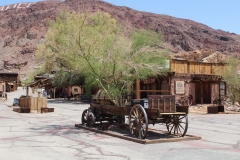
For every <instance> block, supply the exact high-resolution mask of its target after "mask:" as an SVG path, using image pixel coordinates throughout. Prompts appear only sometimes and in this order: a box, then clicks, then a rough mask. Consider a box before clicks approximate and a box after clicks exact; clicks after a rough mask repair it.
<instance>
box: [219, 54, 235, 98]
mask: <svg viewBox="0 0 240 160" xmlns="http://www.w3.org/2000/svg"><path fill="white" fill-rule="evenodd" d="M239 71H240V59H239V58H238V57H233V56H230V57H228V59H227V63H226V66H225V67H224V70H221V71H218V72H219V74H220V75H222V76H223V80H225V81H226V83H227V95H228V96H229V98H230V100H231V102H232V103H234V102H235V101H236V100H240V90H239V89H240V73H239Z"/></svg>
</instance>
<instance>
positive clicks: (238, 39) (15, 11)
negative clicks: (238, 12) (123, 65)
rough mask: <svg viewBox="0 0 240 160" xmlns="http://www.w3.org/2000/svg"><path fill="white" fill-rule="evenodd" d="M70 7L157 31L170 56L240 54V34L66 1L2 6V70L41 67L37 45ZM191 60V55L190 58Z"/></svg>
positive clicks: (82, 0) (88, 0)
mask: <svg viewBox="0 0 240 160" xmlns="http://www.w3.org/2000/svg"><path fill="white" fill-rule="evenodd" d="M64 8H68V9H70V10H73V11H77V12H96V11H103V12H108V13H109V14H110V15H112V17H113V18H115V19H116V20H117V21H118V22H119V23H122V24H124V25H126V26H127V27H136V28H139V29H147V28H151V29H154V30H155V31H156V32H159V31H161V32H162V33H163V34H164V45H163V47H164V48H166V49H168V50H170V53H172V54H175V53H179V52H189V53H191V54H196V53H197V52H194V51H195V50H199V51H201V50H204V49H206V48H207V49H210V50H213V51H214V52H215V51H218V52H221V53H224V54H225V55H227V54H235V55H240V35H237V34H234V33H229V32H225V31H222V30H214V29H212V28H210V27H208V26H206V25H204V24H200V23H197V22H194V21H192V20H187V19H179V18H175V17H171V16H168V15H160V14H154V13H148V12H140V11H137V10H133V9H131V8H128V7H120V6H115V5H112V4H110V3H107V2H104V1H100V0H66V1H49V2H47V1H46V2H37V3H19V4H12V5H9V6H2V7H0V17H1V19H0V71H11V72H17V71H18V66H19V65H20V64H21V66H22V68H21V73H22V74H26V73H28V72H29V71H30V70H33V69H34V67H36V66H37V64H36V59H35V52H36V46H37V44H39V43H43V42H44V37H45V34H46V32H47V25H46V20H47V19H54V18H55V17H56V15H57V13H58V12H59V11H60V10H62V9H64ZM189 57H191V56H189Z"/></svg>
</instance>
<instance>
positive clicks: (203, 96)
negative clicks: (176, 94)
mask: <svg viewBox="0 0 240 160" xmlns="http://www.w3.org/2000/svg"><path fill="white" fill-rule="evenodd" d="M195 96H196V97H195V98H196V103H197V104H201V103H202V102H201V101H202V100H203V103H204V104H210V103H211V87H210V83H208V82H202V84H201V83H200V82H196V83H195Z"/></svg>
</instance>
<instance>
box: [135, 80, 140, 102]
mask: <svg viewBox="0 0 240 160" xmlns="http://www.w3.org/2000/svg"><path fill="white" fill-rule="evenodd" d="M140 98H141V97H140V79H137V80H136V99H140Z"/></svg>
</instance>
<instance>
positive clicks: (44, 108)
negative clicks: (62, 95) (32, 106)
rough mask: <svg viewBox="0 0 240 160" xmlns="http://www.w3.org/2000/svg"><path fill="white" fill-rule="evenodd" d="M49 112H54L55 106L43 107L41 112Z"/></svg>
mask: <svg viewBox="0 0 240 160" xmlns="http://www.w3.org/2000/svg"><path fill="white" fill-rule="evenodd" d="M48 112H54V108H46V107H42V108H41V113H48Z"/></svg>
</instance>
